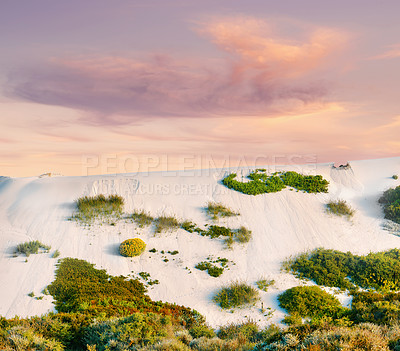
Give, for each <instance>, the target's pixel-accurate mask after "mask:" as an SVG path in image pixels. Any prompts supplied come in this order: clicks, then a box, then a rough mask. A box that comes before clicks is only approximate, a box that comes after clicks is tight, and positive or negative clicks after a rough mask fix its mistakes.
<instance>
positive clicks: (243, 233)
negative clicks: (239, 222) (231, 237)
mask: <svg viewBox="0 0 400 351" xmlns="http://www.w3.org/2000/svg"><path fill="white" fill-rule="evenodd" d="M235 239H236V241H237V242H239V243H248V242H249V241H250V239H251V230H249V229H247V228H246V227H243V226H242V227H240V228H239V229H238V230H237V231H236V233H235Z"/></svg>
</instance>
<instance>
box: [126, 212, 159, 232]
mask: <svg viewBox="0 0 400 351" xmlns="http://www.w3.org/2000/svg"><path fill="white" fill-rule="evenodd" d="M131 218H132V219H133V220H134V221H135V223H136V224H137V225H138V226H139V228H143V227H147V226H149V225H150V224H151V223H153V221H154V218H153V217H152V216H150V215H149V214H148V213H147V212H145V211H144V210H141V211H135V212H133V213H132V215H131Z"/></svg>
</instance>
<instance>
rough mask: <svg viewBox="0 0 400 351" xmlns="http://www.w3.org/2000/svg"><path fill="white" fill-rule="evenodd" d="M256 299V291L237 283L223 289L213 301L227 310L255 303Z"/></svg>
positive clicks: (244, 284)
mask: <svg viewBox="0 0 400 351" xmlns="http://www.w3.org/2000/svg"><path fill="white" fill-rule="evenodd" d="M258 298H259V296H258V291H257V289H255V288H253V287H252V286H250V285H248V284H246V283H242V282H238V281H237V282H233V283H232V284H230V285H228V286H225V287H223V288H222V289H221V290H220V291H218V293H217V294H216V295H215V296H214V297H213V300H214V302H216V303H217V304H218V305H219V306H220V307H221V308H224V309H228V308H235V307H240V306H243V305H249V304H252V303H255V302H256V301H257V300H258Z"/></svg>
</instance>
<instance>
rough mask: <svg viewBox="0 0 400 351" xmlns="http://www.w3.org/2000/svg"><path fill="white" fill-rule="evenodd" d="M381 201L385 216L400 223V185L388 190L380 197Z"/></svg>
mask: <svg viewBox="0 0 400 351" xmlns="http://www.w3.org/2000/svg"><path fill="white" fill-rule="evenodd" d="M379 203H381V204H382V205H383V211H384V213H385V218H387V219H390V220H392V221H393V222H396V223H399V224H400V185H399V186H398V187H396V188H394V189H388V190H386V191H385V192H384V193H383V195H382V197H381V198H380V199H379Z"/></svg>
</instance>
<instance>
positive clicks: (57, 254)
mask: <svg viewBox="0 0 400 351" xmlns="http://www.w3.org/2000/svg"><path fill="white" fill-rule="evenodd" d="M58 256H60V251H59V250H56V251H54V253H53V256H51V257H53V258H57V257H58Z"/></svg>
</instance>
